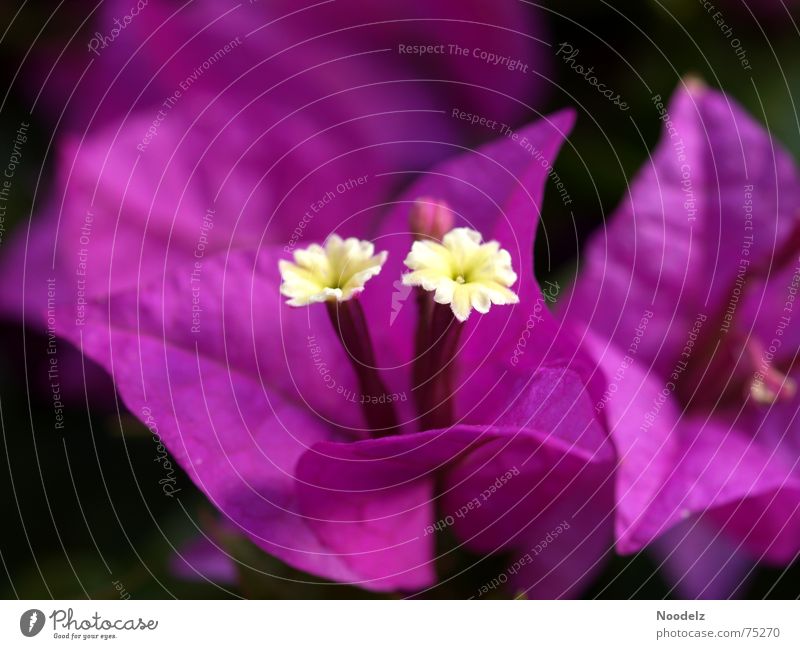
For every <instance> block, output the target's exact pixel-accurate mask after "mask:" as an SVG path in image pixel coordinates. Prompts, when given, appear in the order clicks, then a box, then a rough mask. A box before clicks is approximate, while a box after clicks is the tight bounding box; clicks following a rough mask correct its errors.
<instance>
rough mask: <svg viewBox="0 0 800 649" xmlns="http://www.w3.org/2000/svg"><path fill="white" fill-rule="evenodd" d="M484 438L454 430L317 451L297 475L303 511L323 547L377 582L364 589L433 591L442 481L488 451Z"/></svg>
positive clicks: (306, 457)
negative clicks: (433, 529)
mask: <svg viewBox="0 0 800 649" xmlns="http://www.w3.org/2000/svg"><path fill="white" fill-rule="evenodd" d="M482 433H483V431H481V430H461V429H454V430H447V431H426V432H423V433H414V434H408V435H396V436H392V437H385V438H380V439H370V440H364V441H360V442H354V443H349V444H342V443H330V442H328V443H321V444H317V445H316V446H314V447H313V448H312V449H311V450H309V451H308V452H307V453H306V454H305V455H304V456H303V457H302V458H301V460H300V464H299V465H298V469H297V479H298V481H299V482H300V483H301V486H300V488H299V494H300V496H299V498H300V505H301V508H302V511H303V512H304V514H305V515H306V516H307V517H308V520H309V524H310V525H311V526H312V528H313V529H314V532H315V533H316V534H317V535H318V537H319V538H320V539H321V542H322V543H323V544H324V545H325V546H326V547H329V548H331V549H332V551H335V552H336V553H338V554H339V556H341V557H342V559H343V560H344V561H347V562H348V563H350V564H351V565H353V566H358V571H359V572H361V573H363V574H365V575H366V576H367V577H368V578H369V579H370V580H371V581H370V582H367V583H362V585H364V586H368V587H374V588H382V587H385V586H387V585H394V587H399V588H404V589H408V590H414V589H418V588H422V587H425V586H429V585H432V584H433V583H434V582H435V579H436V574H435V571H434V566H433V559H434V556H433V550H434V543H433V540H434V539H433V536H431V535H430V533H429V531H427V528H428V526H430V525H431V524H433V522H434V501H433V499H432V496H433V484H434V477H435V473H436V472H437V471H439V470H441V469H442V468H444V467H445V466H446V465H447V464H448V463H449V462H451V461H452V460H453V458H455V457H458V456H459V455H460V454H462V453H464V452H465V450H467V449H470V448H474V447H476V446H479V445H481V444H483V443H485V439H484V435H482ZM491 436H492V433H491V432H490V433H488V434H487V435H486V437H491Z"/></svg>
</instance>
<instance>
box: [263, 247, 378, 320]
mask: <svg viewBox="0 0 800 649" xmlns="http://www.w3.org/2000/svg"><path fill="white" fill-rule="evenodd" d="M386 256H387V253H386V252H385V251H384V252H380V253H378V254H377V255H376V254H375V246H373V245H372V243H370V242H369V241H361V240H359V239H356V238H354V237H351V238H349V239H344V240H343V239H342V238H341V237H339V236H338V235H336V234H332V235H331V236H330V237H328V239H327V240H326V241H325V245H324V247H323V246H320V245H319V244H316V243H315V244H312V245H310V246H309V247H308V248H306V249H305V250H296V251H295V252H294V263H292V262H291V261H287V260H285V259H282V260H281V261H280V262H279V263H278V267H279V269H280V273H281V279H282V280H283V281H282V283H281V294H282V295H285V296H286V297H288V298H289V300H287V304H289V305H290V306H307V305H309V304H314V303H316V302H328V301H331V302H332V301H336V302H344V301H346V300H349V299H350V298H352V297H353V296H355V295H357V294H358V293H360V292H361V291H363V290H364V285H365V284H366V283H367V281H368V280H369V279H370V278H372V277H374V276H375V275H377V274H378V273H380V272H381V267H382V266H383V264H384V263H385V262H386Z"/></svg>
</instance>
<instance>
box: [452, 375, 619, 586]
mask: <svg viewBox="0 0 800 649" xmlns="http://www.w3.org/2000/svg"><path fill="white" fill-rule="evenodd" d="M519 401H520V403H519V404H517V406H516V407H515V408H513V409H512V411H511V412H510V413H509V414H508V415H507V416H505V417H501V418H499V419H498V421H497V422H496V423H495V424H493V425H492V426H490V427H487V430H491V431H493V432H494V433H495V434H494V435H493V438H492V439H491V440H490V441H487V443H485V444H483V445H482V446H481V447H480V448H478V449H475V450H474V451H472V452H470V453H468V454H466V455H465V456H463V457H462V458H459V459H458V460H457V461H456V463H455V466H454V468H453V469H452V470H451V471H449V472H448V474H447V475H448V478H447V485H449V490H448V492H447V493H446V494H445V498H444V511H445V512H446V513H449V514H451V515H453V517H454V519H455V523H454V525H455V528H454V529H455V530H456V532H457V533H458V535H459V537H460V538H462V539H463V540H464V541H465V542H466V543H467V545H468V546H469V547H471V548H472V549H474V550H476V551H478V552H481V553H488V552H497V551H500V550H510V551H511V552H512V557H513V561H514V562H513V563H512V568H511V570H512V571H513V572H512V579H511V580H510V581H511V582H512V583H513V584H514V586H515V588H517V589H519V590H521V591H524V592H525V594H526V596H527V597H531V598H555V597H571V596H575V595H576V594H578V593H579V592H580V591H581V590H582V589H583V588H584V587H585V586H586V584H587V582H588V581H590V580H591V579H592V578H593V577H594V576H595V575H596V574H597V572H598V570H599V569H601V568H602V566H603V559H604V557H605V556H606V555H607V554H608V552H609V551H610V550H611V547H612V545H613V516H612V510H613V502H614V479H613V470H614V464H615V455H614V450H613V448H612V446H611V444H610V443H609V441H608V440H607V438H606V434H605V431H604V430H603V428H602V427H601V426H600V424H599V423H598V421H597V419H596V418H595V411H594V402H593V400H592V399H591V398H590V396H589V393H588V391H587V390H586V388H585V387H584V384H583V382H582V380H581V379H580V377H579V376H578V375H577V374H575V373H574V372H571V371H567V370H563V369H559V370H557V369H547V370H540V371H539V372H537V373H536V374H535V375H534V378H533V380H532V381H531V385H530V386H529V389H528V390H527V391H526V392H524V393H523V394H522V395H521V396H520V398H519ZM497 433H502V434H497ZM556 539H557V540H556Z"/></svg>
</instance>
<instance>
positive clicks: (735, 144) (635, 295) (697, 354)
mask: <svg viewBox="0 0 800 649" xmlns="http://www.w3.org/2000/svg"><path fill="white" fill-rule="evenodd" d="M656 107H657V109H658V110H659V115H660V117H661V119H662V120H663V122H664V134H663V136H662V140H661V142H660V143H659V145H658V147H657V148H656V150H655V152H654V153H653V156H652V160H651V162H649V163H648V164H646V165H645V167H644V168H643V169H642V170H641V171H640V172H639V174H638V175H637V177H636V178H635V179H634V181H633V183H632V184H631V189H630V194H629V196H628V197H627V198H626V199H625V200H624V201H623V203H622V205H621V206H620V207H619V209H618V211H617V212H616V214H614V216H613V217H612V219H611V221H610V223H609V224H608V227H607V228H605V229H603V230H602V231H600V232H598V233H597V234H596V235H595V236H594V239H593V240H592V241H591V243H590V244H589V247H588V251H587V253H586V255H585V257H584V261H583V263H582V267H581V269H580V275H579V278H578V281H577V285H576V288H575V290H574V293H573V294H572V296H571V299H569V300H565V301H564V302H563V307H562V308H563V309H564V318H565V321H570V322H573V323H580V324H578V325H577V326H579V327H580V328H581V329H582V330H583V332H585V336H586V339H587V340H590V341H592V342H593V347H594V350H595V352H596V356H597V358H598V360H599V361H600V363H601V365H602V367H603V368H604V370H605V374H606V377H607V378H608V380H609V392H608V394H607V398H606V399H605V400H604V402H603V403H604V405H605V412H606V414H607V416H608V417H609V422H610V425H611V426H612V431H613V439H614V441H615V444H616V446H617V450H618V453H619V455H620V463H621V466H620V469H619V471H618V473H617V478H618V484H617V522H616V535H617V546H618V548H619V549H620V550H621V551H622V552H635V551H637V550H639V549H640V548H642V547H644V546H645V545H647V544H648V543H650V542H651V541H653V540H654V539H655V538H656V537H658V536H659V535H660V534H663V533H664V532H666V531H667V530H669V529H670V528H672V527H673V526H675V525H676V524H678V523H679V522H681V521H691V523H692V525H689V526H688V527H683V528H682V529H683V530H684V532H685V534H683V535H682V536H681V538H682V539H685V540H686V542H687V547H689V548H690V551H692V552H694V553H695V557H696V556H697V554H696V550H697V547H696V546H697V543H696V542H695V540H694V539H691V538H689V535H690V534H691V532H692V530H696V531H697V532H698V533H701V534H703V535H704V538H706V539H708V542H711V541H712V540H719V541H720V543H722V544H723V545H725V547H728V548H730V547H731V545H732V546H733V549H735V550H739V551H741V552H745V554H746V556H749V557H750V558H751V559H754V560H764V561H767V562H770V563H773V564H778V565H785V564H787V563H788V562H790V561H791V560H792V559H793V558H794V557H795V556H796V555H797V553H798V551H799V550H800V472H799V471H800V466H799V464H800V463H799V462H798V460H800V453H799V451H800V445H799V444H800V427H799V424H798V421H797V418H796V416H797V412H798V405H800V400H799V399H798V395H797V389H796V385H797V380H798V378H799V376H798V367H797V364H796V359H797V353H798V350H800V327H798V326H797V322H795V320H796V319H797V318H798V313H797V310H798V307H797V303H796V296H797V292H798V287H800V210H798V205H800V176H799V175H798V171H797V167H796V165H795V163H794V161H793V160H792V159H791V158H790V156H789V155H788V154H787V153H786V151H785V150H784V149H783V148H782V147H781V145H780V144H779V143H777V142H776V141H775V140H774V139H773V138H772V137H771V136H770V135H769V133H768V132H767V131H766V130H765V129H764V128H763V127H762V126H761V125H760V124H758V123H757V122H756V121H755V120H754V119H753V118H752V117H750V116H749V115H747V114H746V113H745V111H744V110H743V109H742V108H741V107H740V106H738V105H737V104H736V103H735V102H734V101H733V100H732V99H731V98H730V97H728V96H727V95H724V94H722V93H719V92H716V91H714V90H712V89H709V88H708V87H706V86H704V85H703V84H702V83H701V82H699V81H696V80H694V79H689V80H687V81H686V83H685V86H684V87H683V88H681V89H679V90H678V92H677V93H676V95H675V97H674V98H673V99H672V101H671V102H670V103H669V105H668V106H664V105H662V104H661V103H660V101H658V99H657V100H656ZM709 531H711V532H713V533H709ZM672 538H673V539H675V535H673V536H672ZM731 542H732V543H731ZM692 546H694V549H691V548H692ZM661 547H662V548H663V544H662V546H661ZM714 554H715V552H714V551H712V552H711V555H714ZM716 554H719V553H716ZM727 556H728V557H731V553H730V551H728V553H727ZM700 563H701V564H702V562H700ZM725 563H728V562H725ZM682 564H683V565H685V566H686V568H687V570H688V567H689V566H690V565H695V566H696V565H698V563H697V562H696V561H694V562H691V563H688V564H687V563H686V562H685V561H682ZM734 565H739V561H738V559H731V561H730V562H729V565H728V567H732V566H734ZM724 568H725V565H721V566H719V569H720V570H724ZM688 581H691V578H689V579H687V582H688ZM736 583H737V582H736V580H733V581H731V580H729V584H730V585H735V584H736ZM707 594H708V593H707Z"/></svg>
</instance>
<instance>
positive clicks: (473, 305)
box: [279, 199, 519, 434]
mask: <svg viewBox="0 0 800 649" xmlns="http://www.w3.org/2000/svg"><path fill="white" fill-rule="evenodd" d="M410 222H411V229H412V231H413V232H414V235H415V238H416V241H414V243H413V244H412V246H411V250H410V252H409V253H408V256H407V257H406V259H405V262H404V263H405V265H406V266H407V267H408V269H409V270H410V271H411V272H409V273H406V274H404V275H403V276H402V282H403V284H404V285H405V286H413V287H416V289H417V306H418V309H419V316H418V325H417V332H416V337H415V346H416V357H415V361H414V382H415V385H416V386H417V387H419V388H420V389H418V390H416V391H415V392H416V397H415V401H416V406H417V410H418V414H419V418H420V421H421V424H422V426H423V428H431V427H443V426H448V425H450V424H452V423H453V417H452V396H453V395H452V388H453V384H452V369H450V368H452V365H453V363H452V362H451V361H452V360H453V357H454V356H455V354H456V349H457V344H458V338H459V334H460V330H461V326H460V325H461V324H462V323H464V322H465V321H466V320H467V318H468V317H469V315H470V313H472V310H473V309H475V310H476V311H477V312H478V313H488V311H489V309H490V308H491V306H492V305H493V304H494V305H507V304H516V303H518V302H519V298H518V297H517V295H516V293H514V292H513V291H512V290H511V288H510V287H511V286H512V285H513V284H514V283H515V282H516V281H517V274H516V273H515V272H514V270H513V268H512V262H511V255H510V254H509V253H508V251H507V250H505V249H503V248H501V247H500V244H499V243H498V242H497V241H488V242H484V241H483V237H482V235H481V233H480V232H477V231H476V230H473V229H470V228H465V227H458V228H453V227H452V216H451V212H450V210H449V209H448V208H447V206H446V205H444V204H442V203H437V202H436V201H433V200H431V199H420V200H418V201H417V202H416V203H415V205H414V207H413V208H412V210H411V215H410ZM448 230H449V231H448ZM445 231H446V232H445ZM387 256H388V253H386V252H380V253H377V254H376V253H375V246H374V244H373V243H372V242H369V241H362V240H359V239H356V238H352V237H351V238H348V239H342V238H341V237H339V236H338V235H336V234H332V235H331V236H330V237H328V239H327V240H326V241H325V243H324V245H319V244H312V245H310V246H309V247H308V248H306V249H304V250H297V251H295V252H294V262H291V261H288V260H281V261H279V269H280V273H281V279H282V283H281V288H280V290H281V294H282V295H284V296H286V297H287V298H289V299H288V301H287V304H289V305H290V306H293V307H304V306H309V305H313V304H316V303H325V305H326V306H327V309H328V314H329V316H330V319H331V323H332V324H333V327H334V329H335V330H336V332H337V334H338V336H339V340H340V342H341V344H342V345H343V346H344V349H345V351H346V352H347V354H348V357H349V358H350V360H351V363H352V365H353V368H354V370H355V373H356V376H357V377H358V381H359V386H360V388H361V390H362V393H363V394H365V395H372V394H386V393H388V391H387V390H386V387H385V384H384V382H383V380H382V378H381V376H380V373H379V371H378V369H377V366H376V361H375V352H374V349H373V346H372V339H371V337H370V334H369V329H368V326H367V321H366V318H365V316H364V312H363V309H362V307H361V305H360V303H359V301H358V299H356V298H357V297H358V295H359V294H360V293H361V292H362V291H364V289H365V287H366V283H367V282H368V281H369V280H370V279H371V278H372V277H375V276H376V275H377V274H378V273H380V272H381V269H382V267H383V264H384V263H385V262H386V259H387ZM370 401H372V400H370ZM365 415H366V418H367V423H368V425H369V426H370V428H371V429H373V430H375V431H381V432H382V433H383V434H391V433H393V432H395V431H396V430H397V428H398V426H399V422H398V420H397V415H396V413H395V411H394V408H393V405H392V404H391V403H368V404H366V406H365Z"/></svg>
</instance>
